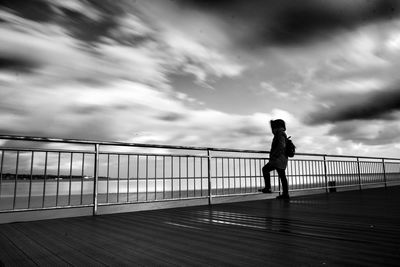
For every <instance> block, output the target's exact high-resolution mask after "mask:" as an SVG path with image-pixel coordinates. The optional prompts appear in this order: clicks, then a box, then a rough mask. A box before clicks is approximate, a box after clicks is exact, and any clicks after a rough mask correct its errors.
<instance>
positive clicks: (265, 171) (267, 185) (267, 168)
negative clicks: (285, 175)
mask: <svg viewBox="0 0 400 267" xmlns="http://www.w3.org/2000/svg"><path fill="white" fill-rule="evenodd" d="M274 169H275V168H273V167H272V166H271V165H270V164H269V163H267V164H266V165H265V166H264V167H263V168H262V172H263V176H264V183H265V188H264V189H263V191H262V192H264V191H265V192H264V193H266V192H268V191H271V176H270V174H269V173H270V172H271V171H273V170H274Z"/></svg>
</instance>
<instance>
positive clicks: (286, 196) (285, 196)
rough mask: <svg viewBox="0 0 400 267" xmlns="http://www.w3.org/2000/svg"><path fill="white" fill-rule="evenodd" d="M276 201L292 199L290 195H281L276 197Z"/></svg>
mask: <svg viewBox="0 0 400 267" xmlns="http://www.w3.org/2000/svg"><path fill="white" fill-rule="evenodd" d="M276 199H284V200H289V199H290V197H289V195H280V196H277V197H276Z"/></svg>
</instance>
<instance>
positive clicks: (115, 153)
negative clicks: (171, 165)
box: [99, 152, 208, 159]
mask: <svg viewBox="0 0 400 267" xmlns="http://www.w3.org/2000/svg"><path fill="white" fill-rule="evenodd" d="M99 154H100V155H110V156H111V155H115V156H117V155H123V156H150V157H155V156H157V157H161V158H162V157H168V158H170V157H182V158H203V159H206V158H208V157H207V156H202V155H193V154H162V153H136V152H135V153H131V152H100V153H99Z"/></svg>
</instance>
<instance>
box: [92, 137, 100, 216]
mask: <svg viewBox="0 0 400 267" xmlns="http://www.w3.org/2000/svg"><path fill="white" fill-rule="evenodd" d="M93 176H94V177H93V216H95V215H97V205H98V198H97V195H98V186H97V182H98V180H99V144H95V154H94V175H93Z"/></svg>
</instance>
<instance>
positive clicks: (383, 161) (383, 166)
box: [382, 159, 387, 189]
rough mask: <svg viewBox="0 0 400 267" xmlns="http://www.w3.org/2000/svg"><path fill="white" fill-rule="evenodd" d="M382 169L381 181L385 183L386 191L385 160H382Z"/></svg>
mask: <svg viewBox="0 0 400 267" xmlns="http://www.w3.org/2000/svg"><path fill="white" fill-rule="evenodd" d="M382 168H383V180H384V181H385V189H386V188H387V181H386V168H385V159H382Z"/></svg>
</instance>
